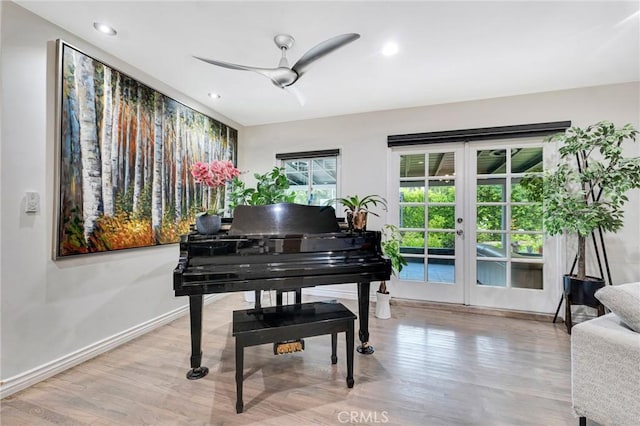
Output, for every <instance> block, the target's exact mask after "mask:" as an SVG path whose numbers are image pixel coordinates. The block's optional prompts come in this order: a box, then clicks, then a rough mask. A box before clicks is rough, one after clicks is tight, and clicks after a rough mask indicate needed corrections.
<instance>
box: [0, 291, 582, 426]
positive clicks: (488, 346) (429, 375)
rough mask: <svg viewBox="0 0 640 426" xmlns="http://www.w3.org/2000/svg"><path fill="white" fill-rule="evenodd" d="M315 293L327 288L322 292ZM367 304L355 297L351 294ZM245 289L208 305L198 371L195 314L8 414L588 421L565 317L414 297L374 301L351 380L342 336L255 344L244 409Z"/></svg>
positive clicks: (42, 387)
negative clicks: (238, 390) (241, 329)
mask: <svg viewBox="0 0 640 426" xmlns="http://www.w3.org/2000/svg"><path fill="white" fill-rule="evenodd" d="M310 300H313V299H310ZM342 302H343V303H344V304H345V305H347V306H348V307H349V308H350V309H351V310H353V311H354V312H357V307H356V302H355V301H350V300H347V301H342ZM248 307H250V305H249V304H248V303H247V302H244V300H243V299H242V295H241V294H231V295H229V296H226V297H225V298H223V299H221V300H218V301H215V302H213V303H211V304H209V305H207V306H205V311H204V336H203V351H204V356H203V365H206V366H208V367H209V369H210V373H209V375H208V376H207V377H205V378H203V379H201V380H197V381H189V380H187V379H186V378H185V373H186V372H187V370H188V366H189V356H190V353H189V351H190V340H189V321H188V317H183V318H181V319H178V320H176V321H174V322H172V323H171V324H168V325H166V326H164V327H161V328H159V329H157V330H155V331H153V332H151V333H148V334H146V335H144V336H142V337H140V338H137V339H135V340H133V341H131V342H129V343H126V344H125V345H123V346H121V347H119V348H116V349H114V350H112V351H110V352H108V353H105V354H103V355H101V356H99V357H97V358H94V359H92V360H90V361H88V362H85V363H83V364H81V365H79V366H77V367H75V368H73V369H70V370H68V371H65V372H63V373H61V374H58V375H57V376H55V377H53V378H50V379H48V380H46V381H44V382H41V383H39V384H37V385H35V386H32V387H31V388H29V389H26V390H24V391H22V392H19V393H17V394H14V395H12V396H10V397H8V398H5V399H4V400H2V401H1V411H0V418H1V420H2V425H3V426H5V425H45V424H51V423H53V424H91V425H142V424H151V425H222V424H230V425H233V424H237V425H248V424H260V425H291V424H295V425H309V424H315V425H325V424H326V425H339V424H389V425H429V426H431V425H577V423H578V422H577V419H574V417H573V415H572V413H571V383H570V341H569V335H567V333H566V331H565V329H564V325H563V324H562V323H558V324H553V323H551V322H549V321H531V320H523V319H512V318H504V317H498V316H489V315H480V314H475V313H465V312H448V311H444V310H438V309H431V308H429V309H427V308H422V307H412V306H392V318H391V319H388V320H378V319H376V318H375V316H374V315H373V306H372V310H371V320H370V332H371V343H372V344H373V345H374V346H375V349H376V351H375V354H373V355H370V356H363V355H360V354H357V353H356V355H355V357H356V359H355V368H354V378H355V386H354V388H353V389H348V388H347V386H346V383H345V375H346V365H345V358H344V352H345V346H344V344H345V343H344V335H340V336H339V340H338V364H337V365H331V362H330V354H331V349H330V347H331V346H330V342H331V339H330V336H318V337H313V338H309V339H305V343H306V350H305V351H304V352H299V353H296V354H289V355H279V356H274V355H273V352H272V346H271V345H262V346H256V347H251V348H247V349H246V350H245V373H244V375H245V381H244V404H245V412H244V413H242V414H236V413H235V378H234V374H235V373H234V368H235V361H234V340H233V337H232V336H231V311H232V310H233V309H246V308H248Z"/></svg>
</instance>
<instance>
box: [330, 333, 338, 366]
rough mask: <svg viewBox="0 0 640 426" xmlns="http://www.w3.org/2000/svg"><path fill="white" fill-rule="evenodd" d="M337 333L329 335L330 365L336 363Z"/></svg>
mask: <svg viewBox="0 0 640 426" xmlns="http://www.w3.org/2000/svg"><path fill="white" fill-rule="evenodd" d="M337 352H338V333H331V364H336V363H337V362H338V355H337Z"/></svg>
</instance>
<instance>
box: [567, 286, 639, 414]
mask: <svg viewBox="0 0 640 426" xmlns="http://www.w3.org/2000/svg"><path fill="white" fill-rule="evenodd" d="M607 287H608V288H609V289H608V290H605V291H604V293H600V292H601V291H603V290H604V289H601V290H599V291H598V293H596V297H598V299H599V300H600V301H601V302H602V303H603V304H604V305H605V306H607V308H609V309H610V310H611V311H612V313H609V314H607V315H604V316H602V317H598V318H595V319H592V320H589V321H585V322H583V323H580V324H577V325H575V326H574V327H573V330H572V334H571V380H572V383H571V390H572V399H573V410H574V412H575V414H576V415H577V416H578V417H580V424H581V425H586V419H589V420H592V421H595V422H597V423H599V424H601V425H615V426H627V425H628V426H638V425H640V333H638V332H636V331H634V329H636V330H638V328H637V326H638V323H637V320H638V317H639V316H640V300H639V299H635V295H638V294H640V283H634V284H631V285H629V284H625V285H624V287H623V286H607ZM612 287H613V288H612ZM620 290H622V291H620ZM628 292H631V293H633V294H631V293H628ZM612 295H613V296H612ZM599 296H600V297H599ZM620 301H622V305H623V309H621V310H620V309H619V305H620ZM609 305H611V306H609ZM616 312H618V313H620V315H621V316H622V318H624V319H625V322H623V320H621V317H620V316H618V315H616ZM629 315H631V316H629ZM627 324H629V325H627Z"/></svg>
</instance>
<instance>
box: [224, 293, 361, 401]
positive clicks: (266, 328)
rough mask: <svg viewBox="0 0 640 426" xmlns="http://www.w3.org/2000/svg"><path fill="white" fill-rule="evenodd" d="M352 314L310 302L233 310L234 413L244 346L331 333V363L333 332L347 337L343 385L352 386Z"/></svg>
mask: <svg viewBox="0 0 640 426" xmlns="http://www.w3.org/2000/svg"><path fill="white" fill-rule="evenodd" d="M355 319H356V316H355V314H354V313H353V312H351V311H350V310H349V309H347V308H346V307H345V306H344V305H342V304H341V303H336V302H313V303H300V304H298V303H297V304H293V305H284V306H272V307H268V308H257V309H245V310H241V311H233V335H234V336H235V338H236V392H237V394H236V396H237V400H236V412H237V413H242V410H243V407H244V405H243V402H242V380H243V378H244V377H243V369H244V348H245V347H247V346H255V345H262V344H265V343H278V342H287V341H295V340H296V339H302V338H304V337H312V336H320V335H323V334H331V363H332V364H335V363H337V362H338V357H337V356H336V348H337V345H338V337H337V334H338V333H341V332H345V333H346V338H347V386H348V387H350V388H352V387H353V383H354V381H353V348H354V336H355V333H354V326H353V321H354V320H355Z"/></svg>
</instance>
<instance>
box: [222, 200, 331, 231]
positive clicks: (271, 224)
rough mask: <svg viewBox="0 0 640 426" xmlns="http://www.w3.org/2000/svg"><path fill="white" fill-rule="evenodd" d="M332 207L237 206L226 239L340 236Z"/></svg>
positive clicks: (300, 205)
mask: <svg viewBox="0 0 640 426" xmlns="http://www.w3.org/2000/svg"><path fill="white" fill-rule="evenodd" d="M339 231H340V227H339V225H338V220H337V219H336V211H335V209H334V208H333V207H331V206H306V205H303V204H293V203H279V204H269V205H266V206H237V207H236V208H235V210H234V211H233V223H232V225H231V229H230V230H229V235H295V234H321V233H327V232H339Z"/></svg>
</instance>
